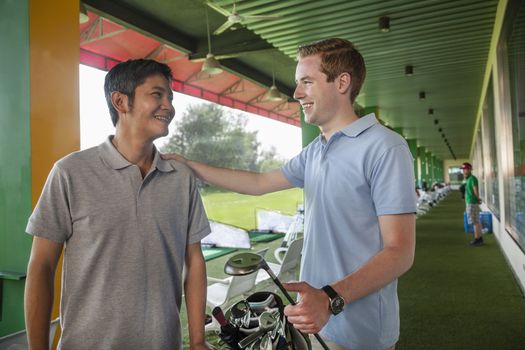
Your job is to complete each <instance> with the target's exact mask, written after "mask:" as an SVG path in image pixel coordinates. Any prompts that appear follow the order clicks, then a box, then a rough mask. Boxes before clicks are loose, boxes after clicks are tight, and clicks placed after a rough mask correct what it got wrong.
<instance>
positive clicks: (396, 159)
mask: <svg viewBox="0 0 525 350" xmlns="http://www.w3.org/2000/svg"><path fill="white" fill-rule="evenodd" d="M413 169H414V168H413V158H412V154H411V153H410V150H409V149H408V147H407V146H406V145H404V144H399V145H396V146H393V147H391V148H390V149H388V150H387V151H386V152H385V153H384V154H383V155H382V156H381V157H380V158H379V159H378V160H377V162H376V164H375V165H374V167H373V170H372V175H371V181H370V187H371V194H372V200H373V201H374V206H375V209H376V214H377V215H378V216H380V215H392V214H405V213H415V212H416V201H417V199H416V194H415V190H414V188H415V187H414V186H415V180H414V170H413Z"/></svg>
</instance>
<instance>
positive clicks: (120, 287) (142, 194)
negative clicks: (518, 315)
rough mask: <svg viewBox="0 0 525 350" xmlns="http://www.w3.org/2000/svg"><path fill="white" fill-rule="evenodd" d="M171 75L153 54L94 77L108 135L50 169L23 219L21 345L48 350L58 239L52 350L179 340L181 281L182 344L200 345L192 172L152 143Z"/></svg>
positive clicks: (175, 344)
mask: <svg viewBox="0 0 525 350" xmlns="http://www.w3.org/2000/svg"><path fill="white" fill-rule="evenodd" d="M170 83H171V70H170V68H169V67H168V66H167V65H165V64H161V63H158V62H155V61H153V60H142V59H140V60H130V61H127V62H124V63H120V64H118V65H117V66H115V67H114V68H113V69H112V70H111V71H110V72H109V73H108V74H107V76H106V82H105V86H104V90H105V94H106V99H107V103H108V106H109V109H110V114H111V117H112V121H113V124H114V125H115V126H116V133H115V136H110V137H109V138H108V139H107V140H106V142H104V143H102V144H101V145H100V146H98V147H93V148H90V149H87V150H84V151H81V152H76V153H73V154H70V155H68V156H66V157H65V158H63V159H61V160H59V161H58V162H57V163H56V164H55V165H54V167H53V169H52V170H51V173H50V174H49V177H48V179H47V182H46V184H45V187H44V189H43V191H42V195H41V197H40V200H39V201H38V203H37V206H36V208H35V210H34V212H33V214H32V215H31V217H30V219H29V223H28V225H27V232H28V233H30V234H31V235H34V240H33V247H32V251H31V258H30V261H29V266H28V274H27V283H26V292H25V310H26V311H25V312H26V326H27V333H28V339H29V344H30V347H31V349H44V348H46V349H47V344H48V337H49V320H50V316H51V306H52V303H53V279H54V278H53V276H54V274H55V270H56V267H57V263H58V259H59V256H60V253H61V251H62V248H64V263H63V267H62V295H61V301H60V325H61V327H62V336H61V339H60V343H59V348H61V349H75V350H81V349H181V348H182V341H181V327H180V320H179V310H180V306H181V296H182V288H183V287H184V289H185V296H186V297H185V298H186V305H187V310H188V322H189V331H190V343H191V346H192V349H207V347H206V346H205V343H204V309H205V296H206V265H205V263H204V258H203V256H202V252H201V249H200V240H201V239H202V238H203V237H205V236H206V235H207V234H208V233H209V232H210V228H209V224H208V220H207V218H206V215H205V213H204V209H203V206H202V203H201V200H200V197H199V194H198V191H197V187H196V184H195V179H194V177H193V175H192V174H191V171H190V170H189V169H188V168H187V167H186V166H185V165H183V164H180V163H178V162H176V161H166V160H163V159H161V158H160V157H159V153H158V152H157V150H156V149H155V146H154V145H153V140H155V139H156V138H158V137H161V136H165V135H167V133H168V125H169V123H170V122H171V120H172V119H173V117H174V115H175V110H174V108H173V105H172V99H173V93H172V91H171V88H170ZM184 265H185V266H186V275H185V279H184V282H183V276H182V269H183V266H184Z"/></svg>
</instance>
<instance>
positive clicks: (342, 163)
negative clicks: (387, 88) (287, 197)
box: [282, 114, 416, 350]
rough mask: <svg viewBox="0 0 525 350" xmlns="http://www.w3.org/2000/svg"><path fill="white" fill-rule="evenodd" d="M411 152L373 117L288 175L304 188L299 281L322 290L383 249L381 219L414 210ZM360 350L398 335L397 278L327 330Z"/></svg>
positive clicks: (318, 143)
mask: <svg viewBox="0 0 525 350" xmlns="http://www.w3.org/2000/svg"><path fill="white" fill-rule="evenodd" d="M412 164H413V163H412V155H411V154H410V150H409V148H408V146H407V143H406V142H405V140H404V139H403V138H402V137H401V136H400V135H398V134H396V133H395V132H393V131H391V130H389V129H387V128H385V127H383V126H382V125H380V124H379V123H378V122H377V120H376V118H375V116H374V115H373V114H370V115H367V116H365V117H362V118H360V119H358V120H357V121H355V122H353V123H351V124H349V125H348V126H347V127H346V128H344V129H343V130H341V131H339V132H337V133H335V134H334V135H333V136H332V137H331V138H330V141H329V142H328V143H325V142H324V138H322V136H319V138H318V139H316V140H314V141H313V142H312V143H311V144H310V145H308V146H307V147H306V148H304V149H303V151H302V152H301V153H300V154H299V155H298V156H296V157H295V158H293V159H292V160H290V161H289V162H288V163H287V164H286V165H285V166H284V167H283V168H282V171H283V173H284V175H285V176H286V178H287V179H288V180H289V181H290V182H291V183H292V184H293V185H295V186H297V187H304V194H305V241H304V248H303V249H304V251H303V254H304V258H303V259H302V263H301V264H302V266H301V279H302V280H304V281H306V282H308V283H310V284H311V285H313V286H314V287H316V288H320V287H322V286H324V285H326V284H330V283H333V282H335V281H337V280H339V279H341V278H343V277H345V276H347V275H349V274H351V273H352V272H354V271H355V270H356V269H358V268H359V267H360V266H362V265H363V264H364V263H366V262H367V261H368V260H369V259H370V258H371V257H373V256H374V255H375V254H377V253H378V252H379V251H380V250H381V249H382V248H383V242H382V239H381V233H380V230H379V221H378V216H380V215H388V214H402V213H414V212H415V211H416V198H415V191H414V186H415V182H414V174H413V165H412ZM321 335H323V336H324V337H326V338H327V339H329V340H331V341H333V342H335V343H337V344H339V345H341V346H343V347H346V348H351V349H354V350H358V349H366V350H372V349H381V350H383V349H385V348H387V347H389V346H391V345H393V344H394V343H395V342H396V341H397V339H398V336H399V305H398V299H397V280H396V281H393V282H392V283H390V284H389V285H387V286H385V287H384V288H382V289H380V290H378V291H376V292H374V293H372V294H370V295H368V296H366V297H364V298H362V299H360V300H357V301H354V302H352V303H351V304H349V305H347V306H346V307H345V309H344V311H343V312H342V313H341V314H339V315H337V316H334V317H331V318H330V321H329V322H328V324H327V325H326V326H325V327H324V328H323V330H322V331H321Z"/></svg>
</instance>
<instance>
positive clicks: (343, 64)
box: [297, 38, 366, 104]
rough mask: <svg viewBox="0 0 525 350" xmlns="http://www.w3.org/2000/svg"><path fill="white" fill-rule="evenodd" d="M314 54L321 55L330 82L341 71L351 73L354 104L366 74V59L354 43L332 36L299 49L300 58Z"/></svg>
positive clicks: (351, 96) (352, 100)
mask: <svg viewBox="0 0 525 350" xmlns="http://www.w3.org/2000/svg"><path fill="white" fill-rule="evenodd" d="M314 55H320V56H321V72H323V73H324V74H326V76H327V79H326V80H327V81H328V82H332V81H334V80H335V78H337V77H338V76H339V75H340V74H341V73H344V72H347V73H348V74H350V76H351V77H352V87H351V90H350V102H351V103H352V104H353V103H354V102H355V99H356V98H357V95H359V91H360V90H361V86H362V85H363V82H364V81H365V76H366V67H365V60H364V59H363V56H361V54H360V53H359V51H357V49H356V48H355V47H354V44H352V43H351V42H350V41H348V40H345V39H340V38H332V39H325V40H320V41H316V42H314V43H311V44H306V45H302V46H300V47H299V49H298V50H297V56H298V57H299V58H304V57H308V56H314Z"/></svg>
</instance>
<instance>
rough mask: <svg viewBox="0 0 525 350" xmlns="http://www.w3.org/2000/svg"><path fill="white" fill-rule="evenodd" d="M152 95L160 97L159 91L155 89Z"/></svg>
mask: <svg viewBox="0 0 525 350" xmlns="http://www.w3.org/2000/svg"><path fill="white" fill-rule="evenodd" d="M152 95H153V96H155V97H161V93H160V92H158V91H155V92H154V93H153V94H152Z"/></svg>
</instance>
